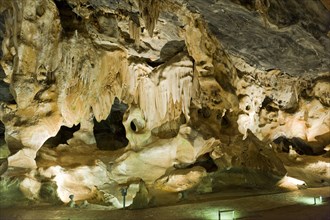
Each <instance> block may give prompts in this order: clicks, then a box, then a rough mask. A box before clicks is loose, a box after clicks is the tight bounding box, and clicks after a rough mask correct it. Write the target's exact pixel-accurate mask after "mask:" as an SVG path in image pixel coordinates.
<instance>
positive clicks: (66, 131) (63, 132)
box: [43, 124, 80, 147]
mask: <svg viewBox="0 0 330 220" xmlns="http://www.w3.org/2000/svg"><path fill="white" fill-rule="evenodd" d="M79 129H80V124H78V125H74V126H72V127H71V128H69V127H66V126H61V128H60V130H59V131H58V132H57V134H56V135H55V136H54V137H50V138H48V139H47V141H46V142H45V143H44V144H43V145H44V146H45V145H48V146H50V147H57V146H58V145H60V144H68V143H67V141H68V140H70V139H71V138H73V133H75V132H76V131H79Z"/></svg>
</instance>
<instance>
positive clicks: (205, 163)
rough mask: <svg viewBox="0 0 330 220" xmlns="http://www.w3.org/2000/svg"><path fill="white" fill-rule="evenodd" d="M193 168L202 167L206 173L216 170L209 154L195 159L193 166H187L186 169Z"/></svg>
mask: <svg viewBox="0 0 330 220" xmlns="http://www.w3.org/2000/svg"><path fill="white" fill-rule="evenodd" d="M194 166H201V167H204V168H205V170H206V172H208V173H211V172H215V171H217V170H218V167H217V165H216V164H215V163H214V161H213V159H212V158H211V157H210V155H209V154H204V155H202V156H200V157H198V158H197V160H196V162H195V163H194V164H191V165H189V166H188V167H187V168H192V167H194Z"/></svg>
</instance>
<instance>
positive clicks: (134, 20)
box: [129, 13, 141, 47]
mask: <svg viewBox="0 0 330 220" xmlns="http://www.w3.org/2000/svg"><path fill="white" fill-rule="evenodd" d="M129 33H130V35H131V37H132V38H133V39H134V41H135V44H136V46H138V47H139V46H140V34H141V27H140V21H139V17H138V15H137V14H135V13H132V14H131V15H130V18H129Z"/></svg>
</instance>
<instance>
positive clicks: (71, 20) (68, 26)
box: [55, 0, 87, 37]
mask: <svg viewBox="0 0 330 220" xmlns="http://www.w3.org/2000/svg"><path fill="white" fill-rule="evenodd" d="M55 4H56V6H57V8H58V11H59V15H60V20H61V26H62V28H63V35H64V36H65V37H72V36H73V34H74V32H75V31H77V32H79V33H87V32H86V28H85V24H84V21H83V19H82V18H81V17H80V16H79V15H77V14H75V13H74V12H73V11H72V10H73V6H71V5H70V4H69V3H67V2H66V1H61V0H56V1H55Z"/></svg>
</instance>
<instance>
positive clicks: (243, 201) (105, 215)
mask: <svg viewBox="0 0 330 220" xmlns="http://www.w3.org/2000/svg"><path fill="white" fill-rule="evenodd" d="M319 196H322V200H323V202H322V204H318V203H319V200H318V199H316V202H317V204H316V205H314V197H317V198H319ZM219 210H235V218H236V219H283V220H284V219H285V220H286V219H293V220H296V219H299V220H300V219H313V220H315V219H330V186H327V187H321V188H308V189H301V190H297V191H291V192H280V193H279V192H276V193H266V194H254V195H252V194H249V193H247V192H242V193H241V192H239V191H237V192H221V193H213V194H203V195H199V196H195V197H193V196H191V197H190V198H189V196H188V197H187V199H186V200H184V201H181V202H180V203H177V204H175V205H169V206H161V207H154V208H148V209H140V210H104V209H102V208H101V207H100V206H96V205H89V207H87V208H69V207H66V206H50V205H44V206H41V205H39V206H31V207H10V208H2V209H0V211H1V212H0V219H1V220H2V219H6V220H11V219H13V220H14V219H15V220H16V219H34V220H39V219H40V220H48V219H65V220H69V219H70V220H80V219H93V220H94V219H121V220H123V219H139V220H140V219H157V220H162V219H164V220H168V219H171V220H172V219H196V220H197V219H210V220H211V219H212V220H213V219H214V220H216V219H219V217H218V211H219ZM224 217H225V216H224V215H222V219H225V218H224Z"/></svg>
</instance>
